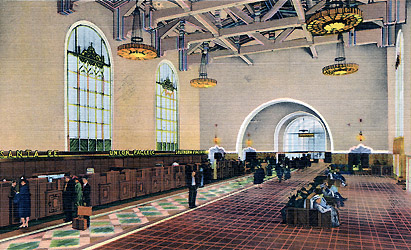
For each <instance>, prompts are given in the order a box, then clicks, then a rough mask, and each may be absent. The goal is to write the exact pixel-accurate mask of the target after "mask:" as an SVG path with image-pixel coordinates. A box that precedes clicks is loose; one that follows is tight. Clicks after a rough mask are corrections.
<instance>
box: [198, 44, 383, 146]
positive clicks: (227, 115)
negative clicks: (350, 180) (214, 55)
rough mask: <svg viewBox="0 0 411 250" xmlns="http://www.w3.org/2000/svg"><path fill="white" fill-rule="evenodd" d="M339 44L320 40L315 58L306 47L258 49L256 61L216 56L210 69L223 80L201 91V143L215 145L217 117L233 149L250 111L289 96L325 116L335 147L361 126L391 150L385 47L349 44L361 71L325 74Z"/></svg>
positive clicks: (349, 141) (350, 142) (352, 140)
mask: <svg viewBox="0 0 411 250" xmlns="http://www.w3.org/2000/svg"><path fill="white" fill-rule="evenodd" d="M335 47H336V46H335V45H324V46H317V47H316V48H317V51H318V55H319V57H318V59H313V58H311V56H310V55H309V54H308V53H307V51H305V50H304V49H293V50H283V51H275V52H271V53H263V54H255V55H251V56H250V57H251V59H252V60H253V61H254V65H253V66H248V65H247V64H245V63H243V62H242V61H241V59H220V60H214V61H213V62H212V63H211V64H210V65H209V67H208V74H209V76H210V77H212V78H215V79H217V80H218V86H216V87H215V88H212V89H207V90H205V91H202V92H201V97H200V100H201V121H200V124H201V125H200V127H201V148H203V149H206V148H209V147H210V146H211V145H212V138H213V137H214V124H216V123H217V124H218V131H219V134H218V136H219V137H220V138H221V146H222V147H224V148H225V149H226V150H228V151H234V150H235V149H236V148H235V143H236V140H237V135H238V132H239V130H240V126H241V124H242V122H243V121H244V119H245V118H246V117H247V115H248V114H250V113H251V112H252V111H253V110H254V109H256V108H257V107H258V106H260V105H261V104H263V103H266V102H269V101H271V100H276V99H279V98H290V99H293V100H298V101H301V102H303V103H305V104H307V105H309V106H311V107H313V108H314V109H316V110H317V111H318V112H319V114H321V115H322V116H323V117H324V119H325V121H326V122H327V123H328V125H329V126H330V130H331V133H332V135H333V142H334V150H335V151H347V150H349V148H350V147H352V146H354V145H358V144H359V141H357V139H356V136H357V135H358V133H359V131H360V130H362V131H363V134H364V136H365V138H366V140H365V141H364V142H363V143H364V144H365V145H367V146H370V147H372V148H373V149H374V150H388V137H387V129H388V125H387V112H388V111H387V110H388V107H387V105H388V104H387V76H386V72H387V59H386V49H385V48H377V47H376V45H364V46H356V47H352V48H346V57H347V62H355V63H358V64H359V65H360V69H359V71H358V72H357V73H355V74H352V75H346V76H337V77H330V76H325V75H323V74H322V73H321V69H322V68H323V67H324V66H326V65H329V64H332V63H334V57H335ZM360 118H361V119H362V122H361V123H360V122H359V119H360ZM265 136H267V137H271V138H272V137H273V135H272V134H267V135H265ZM257 150H259V149H258V148H257Z"/></svg>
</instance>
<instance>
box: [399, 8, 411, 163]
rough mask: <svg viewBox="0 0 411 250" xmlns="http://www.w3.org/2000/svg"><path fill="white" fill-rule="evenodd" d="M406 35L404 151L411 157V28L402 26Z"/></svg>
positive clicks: (410, 11) (408, 12)
mask: <svg viewBox="0 0 411 250" xmlns="http://www.w3.org/2000/svg"><path fill="white" fill-rule="evenodd" d="M410 18H411V3H410V1H407V20H410ZM401 30H402V32H403V33H404V150H405V154H407V155H411V68H410V67H411V44H410V41H411V26H410V24H409V22H408V23H406V24H404V25H402V27H401Z"/></svg>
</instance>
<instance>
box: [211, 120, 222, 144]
mask: <svg viewBox="0 0 411 250" xmlns="http://www.w3.org/2000/svg"><path fill="white" fill-rule="evenodd" d="M217 126H218V124H214V139H213V142H214V144H215V145H219V144H220V138H218V136H217Z"/></svg>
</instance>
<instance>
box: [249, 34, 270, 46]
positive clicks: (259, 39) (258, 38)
mask: <svg viewBox="0 0 411 250" xmlns="http://www.w3.org/2000/svg"><path fill="white" fill-rule="evenodd" d="M249 36H251V37H252V38H254V40H256V41H257V42H258V43H259V44H261V45H265V44H267V43H270V42H271V41H270V40H268V38H267V37H265V36H263V35H261V33H259V32H254V33H252V34H250V35H249Z"/></svg>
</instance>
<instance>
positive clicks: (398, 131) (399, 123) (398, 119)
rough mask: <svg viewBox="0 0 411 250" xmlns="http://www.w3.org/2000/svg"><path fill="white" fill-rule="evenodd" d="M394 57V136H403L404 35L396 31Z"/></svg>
mask: <svg viewBox="0 0 411 250" xmlns="http://www.w3.org/2000/svg"><path fill="white" fill-rule="evenodd" d="M395 46H396V50H395V51H396V53H395V54H396V55H395V56H396V58H395V137H399V136H404V36H403V34H402V31H401V30H400V31H398V36H397V43H396V45H395Z"/></svg>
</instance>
